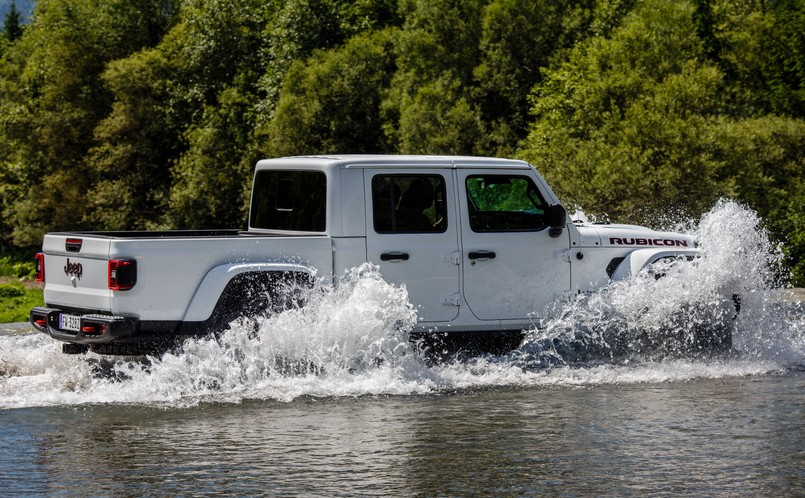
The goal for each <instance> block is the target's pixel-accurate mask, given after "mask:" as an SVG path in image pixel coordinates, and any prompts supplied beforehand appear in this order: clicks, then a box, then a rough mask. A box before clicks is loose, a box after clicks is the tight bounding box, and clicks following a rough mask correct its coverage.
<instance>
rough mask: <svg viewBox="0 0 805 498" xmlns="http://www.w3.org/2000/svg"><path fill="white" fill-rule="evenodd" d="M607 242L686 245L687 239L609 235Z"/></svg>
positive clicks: (665, 245) (633, 244) (618, 243)
mask: <svg viewBox="0 0 805 498" xmlns="http://www.w3.org/2000/svg"><path fill="white" fill-rule="evenodd" d="M609 243H610V244H612V245H616V246H660V247H688V241H687V240H679V239H637V238H626V237H610V238H609Z"/></svg>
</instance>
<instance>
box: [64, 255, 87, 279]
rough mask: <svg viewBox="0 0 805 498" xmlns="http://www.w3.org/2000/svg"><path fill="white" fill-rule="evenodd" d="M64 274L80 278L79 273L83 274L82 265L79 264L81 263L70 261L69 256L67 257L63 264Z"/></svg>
mask: <svg viewBox="0 0 805 498" xmlns="http://www.w3.org/2000/svg"><path fill="white" fill-rule="evenodd" d="M64 274H65V275H67V276H68V277H70V276H72V277H76V278H77V279H79V280H81V275H83V274H84V267H83V266H81V263H70V258H67V264H66V265H64Z"/></svg>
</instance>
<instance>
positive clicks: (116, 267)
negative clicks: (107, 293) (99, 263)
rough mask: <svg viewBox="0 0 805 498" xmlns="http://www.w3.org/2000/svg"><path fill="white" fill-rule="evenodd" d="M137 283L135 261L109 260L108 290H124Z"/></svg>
mask: <svg viewBox="0 0 805 498" xmlns="http://www.w3.org/2000/svg"><path fill="white" fill-rule="evenodd" d="M136 283H137V261H135V260H133V259H112V260H110V261H109V290H113V291H124V290H129V289H131V288H132V287H134V284H136Z"/></svg>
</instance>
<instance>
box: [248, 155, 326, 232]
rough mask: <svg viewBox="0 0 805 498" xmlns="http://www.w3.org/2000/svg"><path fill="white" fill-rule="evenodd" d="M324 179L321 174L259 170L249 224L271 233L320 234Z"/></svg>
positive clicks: (319, 172)
mask: <svg viewBox="0 0 805 498" xmlns="http://www.w3.org/2000/svg"><path fill="white" fill-rule="evenodd" d="M326 209H327V176H326V175H325V174H324V173H322V172H321V171H282V170H263V171H258V172H257V175H255V177H254V188H253V189H252V206H251V212H250V213H249V225H250V226H251V227H252V228H264V229H271V230H298V231H302V232H323V231H325V228H326V226H325V225H326Z"/></svg>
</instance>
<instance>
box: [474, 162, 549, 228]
mask: <svg viewBox="0 0 805 498" xmlns="http://www.w3.org/2000/svg"><path fill="white" fill-rule="evenodd" d="M467 205H468V207H469V216H470V228H471V229H472V231H473V232H519V231H534V230H540V229H542V228H545V226H546V223H545V208H546V207H547V204H546V203H545V200H544V199H543V198H542V196H541V195H540V193H539V190H537V186H536V185H534V182H533V181H532V180H531V178H528V177H527V176H512V175H473V176H469V177H467Z"/></svg>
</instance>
